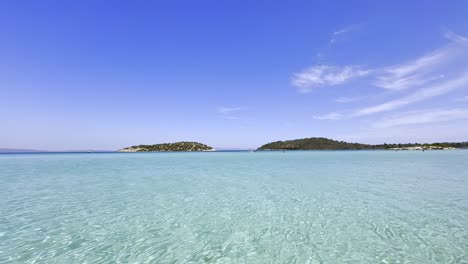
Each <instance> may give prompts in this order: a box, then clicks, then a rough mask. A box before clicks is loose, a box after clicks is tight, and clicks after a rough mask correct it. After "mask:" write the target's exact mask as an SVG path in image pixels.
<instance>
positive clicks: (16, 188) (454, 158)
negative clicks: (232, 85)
mask: <svg viewBox="0 0 468 264" xmlns="http://www.w3.org/2000/svg"><path fill="white" fill-rule="evenodd" d="M0 263H426V264H430V263H468V151H466V150H455V151H426V152H403V151H399V152H393V151H324V152H318V151H317V152H314V151H307V152H306V151H305V152H286V153H283V152H261V153H258V152H257V153H247V152H237V153H144V154H140V153H133V154H132V153H129V154H120V153H109V154H11V155H8V154H6V155H5V154H4V155H0Z"/></svg>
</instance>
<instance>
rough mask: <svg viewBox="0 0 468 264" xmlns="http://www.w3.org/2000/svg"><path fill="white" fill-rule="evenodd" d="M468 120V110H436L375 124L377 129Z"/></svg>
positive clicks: (386, 119)
mask: <svg viewBox="0 0 468 264" xmlns="http://www.w3.org/2000/svg"><path fill="white" fill-rule="evenodd" d="M466 118H468V109H467V108H456V109H443V110H441V109H435V110H424V111H411V112H406V113H400V114H398V115H394V116H392V117H389V118H384V119H383V120H380V121H378V122H377V123H375V124H374V126H375V127H383V128H385V127H393V126H402V125H416V124H427V123H435V122H444V121H452V120H458V119H466Z"/></svg>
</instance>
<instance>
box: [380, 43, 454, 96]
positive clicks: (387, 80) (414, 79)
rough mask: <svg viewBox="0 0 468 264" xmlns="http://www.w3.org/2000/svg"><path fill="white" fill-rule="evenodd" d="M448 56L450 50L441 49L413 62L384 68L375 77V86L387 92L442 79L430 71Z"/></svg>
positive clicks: (441, 76)
mask: <svg viewBox="0 0 468 264" xmlns="http://www.w3.org/2000/svg"><path fill="white" fill-rule="evenodd" d="M450 55H451V49H442V50H439V51H436V52H434V53H431V54H428V55H425V56H423V57H421V58H418V59H416V60H414V61H410V62H407V63H404V64H401V65H396V66H391V67H388V68H385V69H383V70H382V73H381V74H380V75H379V76H377V81H376V82H375V85H376V86H378V87H382V88H385V89H389V90H403V89H408V88H412V87H417V86H421V85H423V84H426V83H429V82H431V81H434V80H437V79H439V78H443V75H436V76H434V75H432V74H430V69H431V68H433V67H435V66H436V65H438V64H440V63H441V62H443V61H444V60H447V59H448V58H449V57H450Z"/></svg>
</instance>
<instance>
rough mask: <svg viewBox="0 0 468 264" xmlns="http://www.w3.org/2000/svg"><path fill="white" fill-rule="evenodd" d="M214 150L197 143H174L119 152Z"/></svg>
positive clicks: (135, 147) (133, 147)
mask: <svg viewBox="0 0 468 264" xmlns="http://www.w3.org/2000/svg"><path fill="white" fill-rule="evenodd" d="M213 150H214V148H212V147H210V146H208V145H205V144H202V143H198V142H187V141H181V142H175V143H162V144H154V145H138V146H131V147H126V148H123V149H120V150H118V151H119V152H168V151H213Z"/></svg>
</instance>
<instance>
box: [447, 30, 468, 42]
mask: <svg viewBox="0 0 468 264" xmlns="http://www.w3.org/2000/svg"><path fill="white" fill-rule="evenodd" d="M444 37H445V38H446V39H448V40H451V41H453V42H468V38H466V37H463V36H460V35H458V34H456V33H454V32H453V31H450V30H447V31H446V32H445V34H444Z"/></svg>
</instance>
